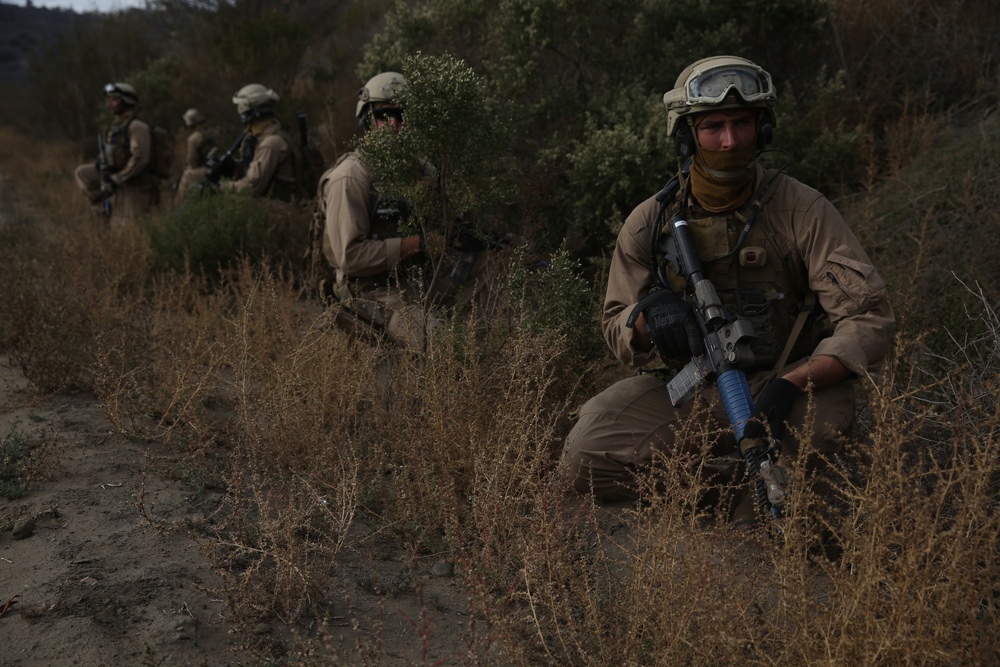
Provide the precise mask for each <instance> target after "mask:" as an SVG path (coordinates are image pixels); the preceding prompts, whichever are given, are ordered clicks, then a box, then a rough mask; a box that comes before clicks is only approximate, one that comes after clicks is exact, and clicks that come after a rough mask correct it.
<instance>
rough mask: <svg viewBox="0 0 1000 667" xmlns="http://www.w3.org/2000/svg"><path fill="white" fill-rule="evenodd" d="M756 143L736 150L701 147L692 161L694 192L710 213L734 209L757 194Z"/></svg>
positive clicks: (695, 196)
mask: <svg viewBox="0 0 1000 667" xmlns="http://www.w3.org/2000/svg"><path fill="white" fill-rule="evenodd" d="M756 152H757V147H756V146H754V145H753V144H751V145H749V146H743V147H742V148H737V149H736V150H732V151H709V150H705V149H704V148H701V147H699V148H698V151H697V152H696V153H695V156H694V160H692V163H691V194H692V195H694V198H695V200H697V202H698V203H699V204H700V205H701V207H702V208H704V209H705V210H706V211H708V212H710V213H721V212H723V211H732V210H735V209H737V208H739V207H740V206H742V205H743V203H744V202H746V201H747V200H748V199H749V198H750V196H751V195H752V194H753V181H754V168H753V156H754V154H755V153H756Z"/></svg>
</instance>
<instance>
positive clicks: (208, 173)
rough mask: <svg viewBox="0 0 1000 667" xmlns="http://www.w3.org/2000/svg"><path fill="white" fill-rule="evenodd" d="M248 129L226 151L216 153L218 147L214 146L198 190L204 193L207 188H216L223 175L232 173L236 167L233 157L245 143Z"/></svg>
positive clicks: (206, 162) (207, 159)
mask: <svg viewBox="0 0 1000 667" xmlns="http://www.w3.org/2000/svg"><path fill="white" fill-rule="evenodd" d="M248 133H249V132H248V131H247V130H244V131H243V132H242V133H240V136H238V137H236V141H234V142H233V145H232V146H230V147H229V148H228V149H227V150H226V152H225V153H223V154H222V155H218V156H217V155H216V153H217V149H216V148H213V149H212V151H211V152H210V153H209V154H208V157H207V158H206V159H205V175H204V176H203V177H202V179H201V183H199V184H198V191H199V192H201V193H204V192H205V190H216V189H218V186H219V181H220V180H221V179H222V177H223V176H225V175H227V174H229V175H231V174H232V173H233V171H234V170H235V169H236V161H235V159H234V158H233V155H235V153H236V151H237V150H239V148H240V146H241V145H242V144H243V142H244V140H245V139H246V138H247V135H248Z"/></svg>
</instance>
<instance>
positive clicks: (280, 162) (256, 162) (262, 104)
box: [220, 83, 305, 201]
mask: <svg viewBox="0 0 1000 667" xmlns="http://www.w3.org/2000/svg"><path fill="white" fill-rule="evenodd" d="M278 99H279V98H278V94H277V93H276V92H274V91H273V90H271V89H269V88H265V87H264V86H262V85H260V84H259V83H251V84H250V85H247V86H244V87H243V88H240V89H239V90H238V91H237V92H236V94H235V95H234V96H233V104H235V105H236V110H237V111H238V112H239V114H240V120H241V121H242V122H243V125H244V126H245V127H246V129H247V135H248V137H250V138H252V139H253V141H254V151H253V158H252V159H251V161H250V164H249V165H248V166H247V169H246V173H245V174H244V175H243V176H242V177H241V178H239V179H238V180H233V181H225V182H223V183H222V184H221V186H220V188H221V190H222V191H223V192H247V193H250V194H251V195H252V196H254V197H273V198H275V199H280V200H282V201H294V200H296V199H300V198H302V197H303V196H304V195H305V193H304V192H302V188H301V187H300V179H299V173H298V172H299V164H300V162H299V155H298V147H297V146H296V145H295V142H293V141H292V140H291V138H290V137H289V136H288V133H286V132H285V131H284V130H283V129H282V127H281V121H279V120H278V119H277V118H275V116H274V105H275V104H276V103H277V102H278Z"/></svg>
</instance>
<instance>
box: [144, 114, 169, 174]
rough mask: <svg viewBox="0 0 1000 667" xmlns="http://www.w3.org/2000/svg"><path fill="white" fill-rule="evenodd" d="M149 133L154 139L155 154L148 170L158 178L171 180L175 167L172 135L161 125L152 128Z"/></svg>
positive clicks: (150, 160) (151, 157)
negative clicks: (172, 170)
mask: <svg viewBox="0 0 1000 667" xmlns="http://www.w3.org/2000/svg"><path fill="white" fill-rule="evenodd" d="M149 132H150V134H151V135H152V137H153V154H152V155H151V156H150V157H149V166H148V167H146V170H147V171H149V173H150V174H152V175H153V176H156V177H157V178H163V179H169V178H170V177H171V175H172V174H171V173H170V170H171V169H172V168H173V165H174V142H173V141H172V140H171V138H170V134H169V133H168V132H167V131H166V130H165V129H163V128H162V127H160V126H159V125H156V126H154V127H152V128H151V129H150V131H149Z"/></svg>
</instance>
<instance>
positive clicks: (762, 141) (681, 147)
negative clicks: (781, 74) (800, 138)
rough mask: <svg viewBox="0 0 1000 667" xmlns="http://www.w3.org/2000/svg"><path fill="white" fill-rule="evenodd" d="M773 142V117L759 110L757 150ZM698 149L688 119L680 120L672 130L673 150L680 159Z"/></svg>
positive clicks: (767, 111) (765, 111)
mask: <svg viewBox="0 0 1000 667" xmlns="http://www.w3.org/2000/svg"><path fill="white" fill-rule="evenodd" d="M773 140H774V116H773V115H772V114H771V112H770V110H768V109H761V110H760V113H759V114H758V115H757V150H760V151H762V150H764V149H765V148H766V147H767V146H768V145H770V143H771V142H772V141H773ZM697 147H698V144H697V142H696V141H695V138H694V129H693V128H692V127H691V123H690V121H689V119H688V118H680V119H679V120H678V123H677V129H676V130H674V148H675V149H676V150H677V155H679V156H680V157H682V158H687V157H691V156H692V155H694V151H695V149H696V148H697Z"/></svg>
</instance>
